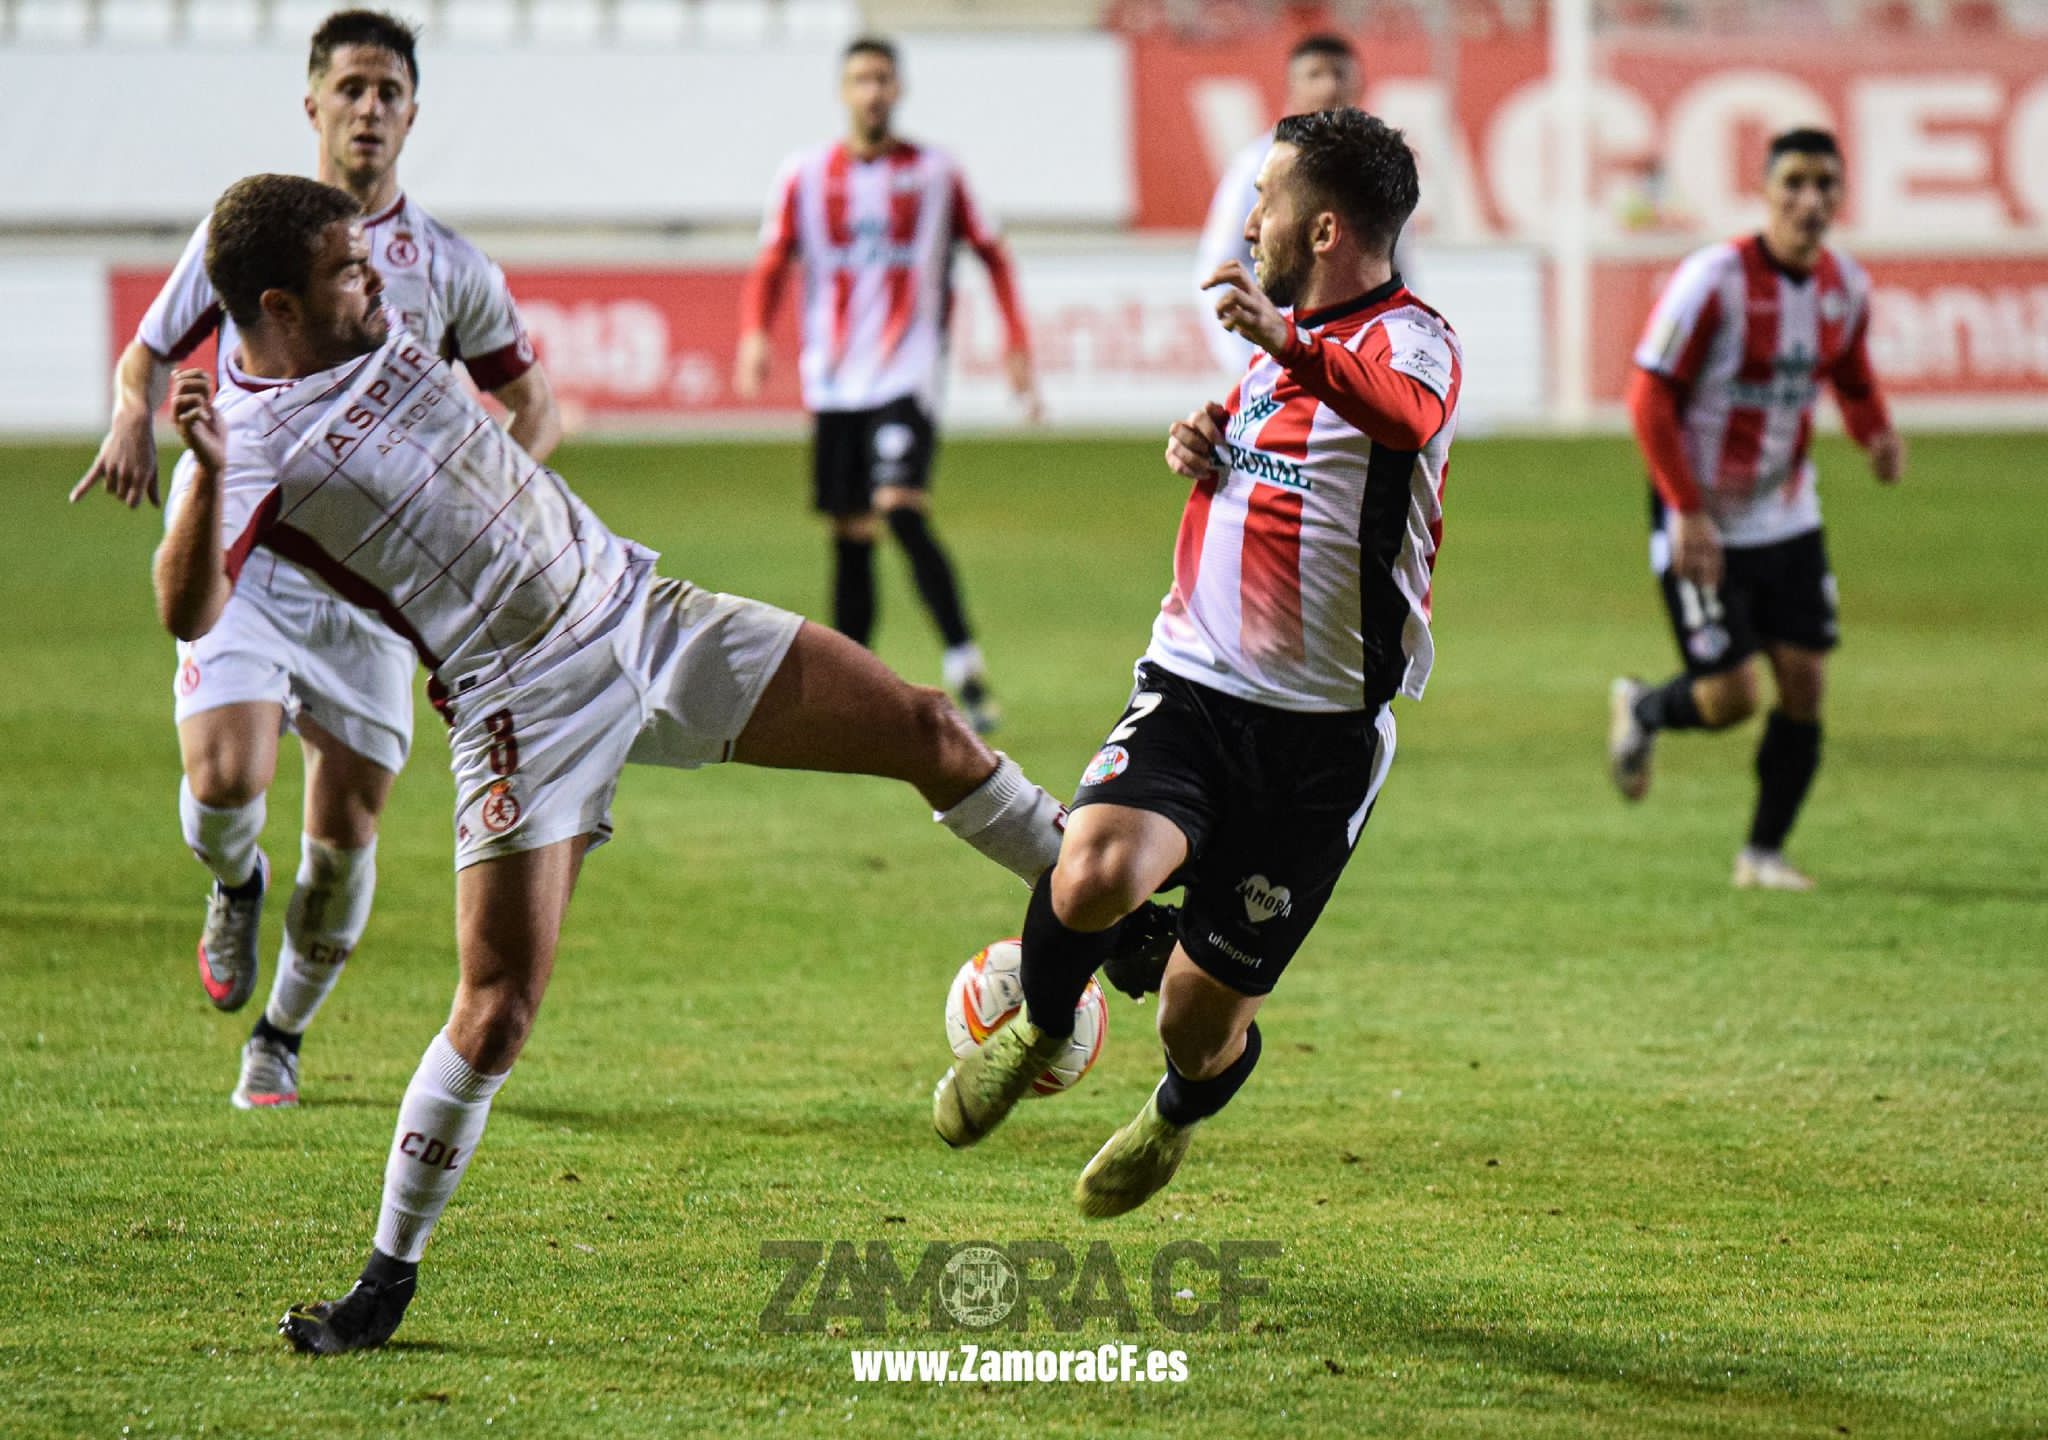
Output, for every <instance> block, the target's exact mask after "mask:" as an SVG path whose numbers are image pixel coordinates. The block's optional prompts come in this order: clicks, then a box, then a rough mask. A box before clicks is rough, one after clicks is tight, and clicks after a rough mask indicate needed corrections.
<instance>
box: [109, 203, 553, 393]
mask: <svg viewBox="0 0 2048 1440" xmlns="http://www.w3.org/2000/svg"><path fill="white" fill-rule="evenodd" d="M206 233H207V222H206V221H204V220H202V221H200V222H199V228H198V229H197V230H195V231H193V232H192V239H191V240H190V241H189V242H188V243H187V244H186V246H185V253H184V254H183V255H181V256H179V257H178V264H177V267H176V268H175V269H174V270H172V271H171V274H170V278H169V279H167V280H166V281H164V287H163V289H161V290H159V291H158V292H157V297H156V299H155V300H154V301H152V302H151V304H150V307H149V310H148V312H147V313H146V314H144V315H143V317H142V324H141V325H140V326H139V327H138V328H137V330H136V332H135V338H136V339H137V340H139V341H141V342H142V343H143V344H144V345H146V346H147V347H148V348H149V349H150V350H151V351H152V352H153V353H154V354H155V355H156V357H157V358H158V359H160V360H163V361H166V362H168V363H172V364H175V363H176V362H178V361H180V360H182V359H184V358H185V357H186V356H187V355H189V354H191V353H192V351H194V350H195V349H197V348H198V347H199V346H200V344H202V343H203V342H204V341H205V339H206V337H207V336H209V335H211V334H213V333H214V332H215V331H216V330H218V331H219V332H220V346H219V355H218V357H217V359H216V369H217V373H216V376H215V379H216V380H217V382H218V383H219V384H220V385H222V386H226V385H227V384H228V372H227V360H228V356H229V355H230V354H231V353H233V351H234V348H235V345H236V339H235V322H234V321H233V320H231V319H229V318H228V316H227V315H226V313H225V312H224V311H223V310H222V309H221V304H220V297H219V296H217V295H215V294H214V292H213V282H212V281H210V280H208V279H207V278H206ZM363 234H364V237H365V238H366V239H367V240H368V241H369V242H370V263H371V264H373V265H375V266H376V267H377V274H378V275H379V276H380V277H381V278H382V279H383V281H384V306H385V308H386V309H387V310H389V311H390V312H391V323H392V326H393V328H394V329H396V328H404V329H406V330H410V331H411V332H412V333H413V334H414V335H417V336H419V337H420V338H421V339H422V340H424V341H426V342H427V347H428V348H429V349H430V350H432V351H433V352H434V353H435V354H437V355H440V356H442V357H443V358H444V359H449V360H460V361H462V363H463V366H464V368H465V369H467V370H468V371H469V378H470V379H472V380H474V381H475V382H476V384H477V387H478V388H479V389H483V390H496V389H498V388H500V387H501V386H504V385H508V384H510V383H511V382H512V381H514V380H516V379H518V378H519V377H520V376H521V375H524V374H525V373H526V372H527V371H528V370H529V369H531V368H532V367H533V358H534V357H533V344H532V342H531V341H529V340H528V339H527V338H526V330H525V327H524V326H522V325H521V324H520V323H519V311H518V309H517V307H516V306H514V305H513V303H512V292H511V290H510V288H509V287H508V286H507V285H506V284H505V272H504V271H502V270H500V269H499V268H498V267H497V266H496V265H494V264H492V263H491V260H490V257H489V256H487V255H485V254H484V253H483V251H481V250H479V249H477V248H476V246H474V245H472V244H470V243H469V241H467V240H465V239H463V238H462V237H461V236H460V235H458V234H456V233H455V232H454V231H453V230H450V229H449V228H448V227H447V226H446V225H443V224H442V223H441V222H440V221H438V220H436V219H435V218H434V217H433V216H431V215H429V214H428V213H427V212H426V211H424V210H422V209H421V208H420V207H419V206H417V205H415V204H413V203H412V200H411V199H410V198H409V197H407V196H403V195H401V196H400V197H399V198H398V201H397V203H395V204H394V205H392V207H391V208H390V209H388V210H386V211H385V212H384V213H383V214H381V215H377V216H373V217H371V218H369V219H366V220H364V221H363Z"/></svg>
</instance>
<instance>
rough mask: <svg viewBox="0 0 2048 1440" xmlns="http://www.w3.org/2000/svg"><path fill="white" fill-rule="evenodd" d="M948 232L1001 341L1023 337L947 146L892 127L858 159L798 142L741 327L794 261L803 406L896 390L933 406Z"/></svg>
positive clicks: (886, 399) (993, 237)
mask: <svg viewBox="0 0 2048 1440" xmlns="http://www.w3.org/2000/svg"><path fill="white" fill-rule="evenodd" d="M961 241H965V242H966V243H967V244H968V245H970V246H971V247H973V249H974V252H975V253H976V254H977V255H978V256H980V258H981V260H982V263H983V264H985V265H986V266H987V267H988V272H989V280H990V283H991V284H992V286H993V287H994V290H995V295H996V301H997V304H998V305H999V306H1000V307H1001V309H1002V312H1003V321H1004V325H1005V327H1006V328H1007V330H1008V334H1009V343H1010V346H1011V348H1012V349H1023V348H1024V347H1025V345H1026V343H1027V339H1026V334H1025V328H1024V322H1023V316H1022V312H1021V311H1020V309H1019V308H1018V304H1017V291H1016V282H1015V278H1014V276H1013V275H1012V273H1011V268H1010V260H1009V254H1008V252H1007V250H1006V249H1005V248H1004V246H1003V243H1002V239H1001V237H1000V235H999V234H998V232H997V231H996V229H995V227H994V226H993V225H992V224H991V223H990V222H989V221H988V219H987V218H986V217H985V215H984V214H983V213H982V211H981V210H980V208H979V207H978V206H976V204H975V203H974V201H973V199H972V198H971V197H970V196H969V195H968V193H967V180H966V177H965V176H964V175H963V174H962V173H961V171H960V167H959V165H958V164H957V163H955V161H954V160H953V157H952V156H950V155H948V154H946V153H945V152H944V151H943V150H936V149H933V148H932V147H930V146H928V145H912V144H910V143H909V142H907V141H901V140H899V141H897V142H895V143H894V144H893V145H892V146H891V147H890V148H889V149H887V150H885V151H883V152H882V153H881V154H879V155H876V156H873V157H872V158H869V159H858V158H856V157H855V156H854V155H853V154H852V153H851V152H850V151H849V150H848V149H847V148H846V146H845V145H844V144H843V143H837V144H831V145H821V146H818V147H816V148H814V149H810V150H805V151H801V152H799V153H798V154H796V155H794V156H792V157H790V159H789V160H788V161H787V162H785V163H784V165H783V168H782V174H781V176H780V177H779V178H778V179H777V181H776V184H775V193H774V197H773V199H772V200H771V201H770V203H769V206H768V215H767V219H766V221H765V223H764V224H763V225H762V228H761V254H760V258H759V259H758V260H757V261H756V262H755V265H754V269H753V273H752V274H750V275H749V277H748V280H747V285H746V287H745V290H744V292H743V294H742V296H741V305H740V308H741V314H740V328H741V330H742V331H743V332H753V331H759V330H765V329H766V328H767V325H768V317H769V315H770V313H771V312H772V310H773V309H774V305H775V299H776V296H777V294H778V292H779V291H780V289H781V286H782V282H783V278H784V276H785V274H786V273H787V270H788V268H789V266H790V265H792V264H794V263H799V262H800V263H801V264H802V266H803V272H804V283H803V302H802V303H803V311H802V314H801V317H800V321H801V329H802V332H803V360H802V365H801V369H802V373H803V386H804V405H805V407H806V408H807V409H810V410H813V411H819V410H872V409H875V408H877V407H879V406H882V405H887V404H888V403H890V402H891V401H893V400H900V399H902V398H903V397H904V396H906V395H908V396H915V397H916V398H917V399H918V400H919V401H920V402H921V403H922V404H923V405H924V406H925V408H926V409H927V410H931V409H936V408H937V405H938V392H939V381H940V365H941V362H942V361H943V360H944V358H945V349H946V326H947V322H948V319H949V318H950V313H951V310H952V266H953V247H954V246H955V245H956V244H958V243H959V242H961Z"/></svg>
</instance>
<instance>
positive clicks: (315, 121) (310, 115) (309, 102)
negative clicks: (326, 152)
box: [299, 90, 320, 130]
mask: <svg viewBox="0 0 2048 1440" xmlns="http://www.w3.org/2000/svg"><path fill="white" fill-rule="evenodd" d="M299 103H300V104H301V105H303V106H304V107H305V109H306V123H307V124H308V125H311V126H312V127H313V128H314V129H315V130H318V129H319V128H320V107H319V106H318V105H315V104H314V103H313V92H312V91H311V90H308V91H307V92H306V98H305V99H304V100H301V101H300V102H299Z"/></svg>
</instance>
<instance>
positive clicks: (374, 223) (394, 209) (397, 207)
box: [363, 190, 405, 230]
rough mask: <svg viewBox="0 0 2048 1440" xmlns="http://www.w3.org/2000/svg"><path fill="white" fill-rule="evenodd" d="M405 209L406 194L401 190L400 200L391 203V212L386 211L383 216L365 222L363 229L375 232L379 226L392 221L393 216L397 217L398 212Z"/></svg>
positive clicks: (399, 193)
mask: <svg viewBox="0 0 2048 1440" xmlns="http://www.w3.org/2000/svg"><path fill="white" fill-rule="evenodd" d="M404 208H405V192H404V191H403V190H401V191H399V192H398V198H397V199H396V200H393V201H392V202H391V208H390V209H389V210H386V211H385V212H384V213H383V214H382V215H377V216H373V217H371V218H370V219H368V220H365V221H364V222H363V228H364V229H365V230H374V229H376V228H377V227H378V226H379V225H382V224H383V223H384V222H385V221H387V220H390V219H391V218H392V217H393V216H395V215H397V214H398V212H399V211H401V210H403V209H404Z"/></svg>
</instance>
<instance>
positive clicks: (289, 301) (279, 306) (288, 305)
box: [256, 285, 299, 329]
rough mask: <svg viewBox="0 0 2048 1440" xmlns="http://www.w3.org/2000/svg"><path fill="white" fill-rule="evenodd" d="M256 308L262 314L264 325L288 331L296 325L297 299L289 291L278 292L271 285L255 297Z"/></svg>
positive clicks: (278, 290)
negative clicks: (275, 326)
mask: <svg viewBox="0 0 2048 1440" xmlns="http://www.w3.org/2000/svg"><path fill="white" fill-rule="evenodd" d="M256 308H257V309H258V310H261V311H262V312H263V321H264V323H265V324H266V325H277V326H280V327H283V328H287V329H289V328H290V327H292V326H294V325H296V324H297V323H298V319H299V297H298V296H296V295H294V294H292V292H291V291H289V290H280V289H278V288H277V287H276V286H274V285H273V286H272V287H271V288H270V289H268V290H265V291H264V292H263V293H262V294H261V295H259V296H257V297H256Z"/></svg>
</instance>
